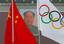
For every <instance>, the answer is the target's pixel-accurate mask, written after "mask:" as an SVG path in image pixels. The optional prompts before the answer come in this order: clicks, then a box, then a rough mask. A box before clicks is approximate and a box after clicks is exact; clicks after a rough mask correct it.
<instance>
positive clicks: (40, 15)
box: [39, 4, 50, 16]
mask: <svg viewBox="0 0 64 44" xmlns="http://www.w3.org/2000/svg"><path fill="white" fill-rule="evenodd" d="M43 6H45V7H47V8H48V13H49V11H50V9H49V7H48V6H47V5H46V4H44V5H41V6H40V8H39V15H40V16H46V15H47V14H45V15H44V14H41V13H40V9H41V7H43Z"/></svg>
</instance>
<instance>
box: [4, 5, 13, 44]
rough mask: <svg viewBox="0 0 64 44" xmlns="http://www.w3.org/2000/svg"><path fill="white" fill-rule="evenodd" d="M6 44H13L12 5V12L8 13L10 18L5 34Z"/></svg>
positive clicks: (7, 21)
mask: <svg viewBox="0 0 64 44" xmlns="http://www.w3.org/2000/svg"><path fill="white" fill-rule="evenodd" d="M4 44H12V4H11V6H10V11H9V12H8V17H7V20H6V30H5V33H4Z"/></svg>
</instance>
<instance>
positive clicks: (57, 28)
mask: <svg viewBox="0 0 64 44" xmlns="http://www.w3.org/2000/svg"><path fill="white" fill-rule="evenodd" d="M54 19H57V18H54ZM52 27H53V28H54V30H60V29H61V28H62V27H63V26H60V27H55V25H54V22H52Z"/></svg>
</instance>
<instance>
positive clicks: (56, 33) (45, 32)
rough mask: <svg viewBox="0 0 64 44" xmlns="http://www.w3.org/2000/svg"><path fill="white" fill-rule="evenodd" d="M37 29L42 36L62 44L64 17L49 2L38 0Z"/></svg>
mask: <svg viewBox="0 0 64 44" xmlns="http://www.w3.org/2000/svg"><path fill="white" fill-rule="evenodd" d="M37 13H38V27H39V29H40V31H41V34H42V36H45V37H48V38H50V39H52V40H54V41H56V42H58V43H60V44H64V17H63V16H62V15H61V14H60V11H59V10H58V9H57V8H56V7H55V6H54V5H53V4H52V3H51V2H50V1H49V0H38V4H37Z"/></svg>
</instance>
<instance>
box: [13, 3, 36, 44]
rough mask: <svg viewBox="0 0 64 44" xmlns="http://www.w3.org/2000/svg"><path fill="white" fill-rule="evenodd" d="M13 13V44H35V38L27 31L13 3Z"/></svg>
mask: <svg viewBox="0 0 64 44" xmlns="http://www.w3.org/2000/svg"><path fill="white" fill-rule="evenodd" d="M13 13H14V44H37V42H36V39H35V37H34V36H33V34H32V33H31V32H30V31H29V29H28V27H27V26H26V24H25V22H24V20H23V18H22V17H21V15H20V13H19V11H18V9H17V7H16V4H15V2H14V3H13Z"/></svg>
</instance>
